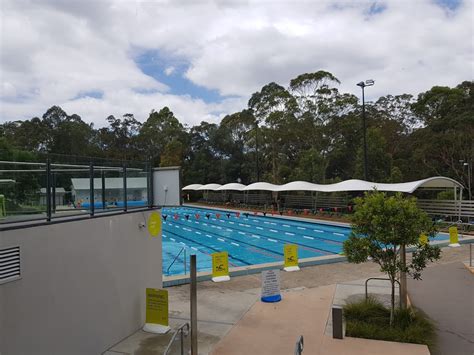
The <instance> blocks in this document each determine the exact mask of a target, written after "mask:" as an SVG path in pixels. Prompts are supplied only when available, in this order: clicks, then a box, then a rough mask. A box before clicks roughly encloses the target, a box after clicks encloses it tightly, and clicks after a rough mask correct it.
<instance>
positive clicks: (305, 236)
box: [303, 235, 314, 240]
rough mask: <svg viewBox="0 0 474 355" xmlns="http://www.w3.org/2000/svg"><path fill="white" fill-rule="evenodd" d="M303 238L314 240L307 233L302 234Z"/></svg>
mask: <svg viewBox="0 0 474 355" xmlns="http://www.w3.org/2000/svg"><path fill="white" fill-rule="evenodd" d="M303 238H306V239H311V240H314V238H313V237H308V236H307V235H303Z"/></svg>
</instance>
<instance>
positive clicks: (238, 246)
mask: <svg viewBox="0 0 474 355" xmlns="http://www.w3.org/2000/svg"><path fill="white" fill-rule="evenodd" d="M230 244H232V245H235V246H238V247H240V244H237V243H234V242H230Z"/></svg>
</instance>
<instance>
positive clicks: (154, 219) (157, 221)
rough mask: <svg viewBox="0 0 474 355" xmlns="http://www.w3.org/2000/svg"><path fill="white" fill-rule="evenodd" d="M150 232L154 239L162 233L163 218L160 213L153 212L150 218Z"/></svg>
mask: <svg viewBox="0 0 474 355" xmlns="http://www.w3.org/2000/svg"><path fill="white" fill-rule="evenodd" d="M148 232H149V233H150V235H151V236H152V237H157V236H158V235H159V234H160V233H161V216H160V214H159V213H158V212H152V213H151V214H150V217H148Z"/></svg>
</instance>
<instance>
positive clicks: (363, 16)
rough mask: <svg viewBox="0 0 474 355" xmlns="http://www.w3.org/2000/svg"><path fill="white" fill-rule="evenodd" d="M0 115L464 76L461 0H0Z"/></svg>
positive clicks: (213, 117)
mask: <svg viewBox="0 0 474 355" xmlns="http://www.w3.org/2000/svg"><path fill="white" fill-rule="evenodd" d="M0 4H1V5H0V6H1V10H0V11H1V13H0V15H1V18H0V59H1V63H0V81H1V89H0V90H1V92H0V95H1V99H0V122H3V121H7V120H18V119H27V118H31V117H33V116H41V115H42V114H43V113H44V112H45V111H46V110H47V109H48V108H49V107H50V106H52V105H60V106H61V107H62V108H63V109H65V110H66V111H67V112H68V113H69V114H72V113H77V114H79V115H80V116H81V117H82V118H83V119H84V120H85V121H87V122H93V123H94V124H95V125H96V126H98V127H100V126H103V125H105V123H106V122H105V118H106V117H107V116H108V115H110V114H114V115H116V116H121V115H123V114H124V113H133V114H135V117H136V118H137V119H139V120H140V121H143V120H145V119H146V118H147V117H148V113H149V112H150V111H151V110H152V109H156V110H159V109H160V108H161V107H163V106H169V107H170V108H171V109H172V110H173V111H174V112H175V114H176V115H177V116H178V118H179V119H180V120H181V121H182V122H186V123H188V124H190V125H192V124H197V123H199V122H200V121H202V120H207V121H213V122H216V121H218V120H219V119H220V118H222V117H223V115H225V114H226V113H231V112H235V111H237V110H241V109H242V108H245V107H246V103H247V101H248V98H249V96H250V95H251V94H252V93H253V92H255V91H257V90H259V89H260V88H261V87H262V86H263V85H265V84H267V83H269V82H271V81H275V82H277V83H279V84H281V85H283V86H288V83H289V80H290V79H291V78H294V77H296V76H297V75H298V74H301V73H304V72H312V71H317V70H327V71H330V72H331V73H333V74H334V75H336V76H337V77H338V78H339V79H340V80H341V82H342V83H341V85H340V90H343V91H347V92H352V93H355V94H358V95H359V94H360V92H359V88H358V87H356V86H355V83H357V82H358V81H360V80H364V79H375V81H376V84H375V86H373V87H371V88H369V89H368V92H367V94H368V96H369V98H371V99H375V98H377V97H378V96H381V95H386V94H389V93H390V94H400V93H405V92H408V93H412V94H417V93H419V92H421V91H424V90H428V89H429V88H431V87H432V86H433V85H448V86H453V85H456V84H458V83H460V82H461V81H463V80H472V79H473V77H474V75H473V70H474V53H473V52H474V49H473V46H474V44H473V33H474V32H473V22H474V15H473V11H474V10H473V5H472V4H473V1H472V0H393V1H374V0H372V1H362V0H361V1H349V0H346V1H337V0H334V1H329V0H328V1H325V0H313V1H310V0H305V1H303V0H274V1H267V0H255V1H253V0H248V1H244V0H241V1H240V0H219V1H217V0H216V1H205V0H194V1H192V0H188V1H186V0H170V1H160V0H147V1H135V0H94V1H89V0H42V1H39V0H37V1H35V0H0Z"/></svg>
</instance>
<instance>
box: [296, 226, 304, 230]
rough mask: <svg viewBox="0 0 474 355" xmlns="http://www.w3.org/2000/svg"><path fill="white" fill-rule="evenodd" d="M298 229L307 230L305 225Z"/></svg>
mask: <svg viewBox="0 0 474 355" xmlns="http://www.w3.org/2000/svg"><path fill="white" fill-rule="evenodd" d="M296 228H297V229H301V230H306V228H305V227H296Z"/></svg>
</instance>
